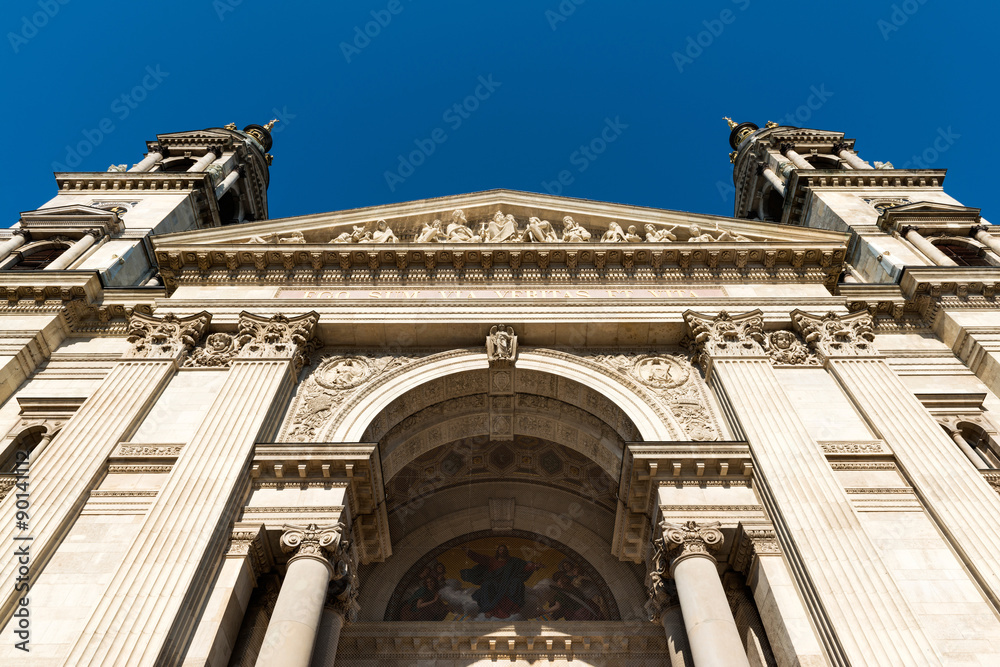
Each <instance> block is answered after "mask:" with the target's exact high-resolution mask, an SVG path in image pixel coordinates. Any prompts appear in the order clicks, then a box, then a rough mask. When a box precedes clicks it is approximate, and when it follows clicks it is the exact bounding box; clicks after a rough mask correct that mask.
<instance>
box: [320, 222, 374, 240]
mask: <svg viewBox="0 0 1000 667" xmlns="http://www.w3.org/2000/svg"><path fill="white" fill-rule="evenodd" d="M371 240H372V234H371V232H369V231H365V225H354V231H352V232H342V233H340V234H338V235H337V236H335V237H333V238H332V239H330V241H329V242H330V243H366V242H371Z"/></svg>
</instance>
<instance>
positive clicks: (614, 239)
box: [601, 222, 628, 243]
mask: <svg viewBox="0 0 1000 667" xmlns="http://www.w3.org/2000/svg"><path fill="white" fill-rule="evenodd" d="M627 242H628V239H627V238H625V230H624V229H622V226H621V225H619V224H618V223H617V222H611V224H609V225H608V231H606V232H604V236H602V237H601V243H627Z"/></svg>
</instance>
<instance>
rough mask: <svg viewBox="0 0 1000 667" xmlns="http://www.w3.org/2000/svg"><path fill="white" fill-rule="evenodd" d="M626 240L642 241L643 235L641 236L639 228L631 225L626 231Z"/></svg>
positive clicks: (630, 241)
mask: <svg viewBox="0 0 1000 667" xmlns="http://www.w3.org/2000/svg"><path fill="white" fill-rule="evenodd" d="M625 240H626V241H628V242H629V243H642V237H641V236H639V230H638V229H637V228H636V226H635V225H629V228H628V231H627V232H626V233H625Z"/></svg>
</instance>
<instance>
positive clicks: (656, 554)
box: [646, 539, 679, 623]
mask: <svg viewBox="0 0 1000 667" xmlns="http://www.w3.org/2000/svg"><path fill="white" fill-rule="evenodd" d="M653 547H654V551H653V556H652V559H651V560H650V569H649V589H648V590H649V599H647V600H646V612H647V613H649V620H651V621H653V622H654V623H659V622H660V617H661V616H662V615H663V612H664V611H666V610H667V609H669V608H670V607H673V606H676V605H677V604H679V601H678V599H677V587H676V586H675V585H674V581H673V579H671V578H670V572H669V560H670V559H669V558H668V557H667V553H666V551H665V550H664V545H663V540H662V539H659V540H655V541H654V542H653Z"/></svg>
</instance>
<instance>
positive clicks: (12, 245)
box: [0, 229, 31, 261]
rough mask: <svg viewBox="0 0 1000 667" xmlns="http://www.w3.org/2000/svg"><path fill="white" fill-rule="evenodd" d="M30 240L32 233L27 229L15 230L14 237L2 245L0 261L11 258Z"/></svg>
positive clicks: (0, 244)
mask: <svg viewBox="0 0 1000 667" xmlns="http://www.w3.org/2000/svg"><path fill="white" fill-rule="evenodd" d="M29 238H31V232H29V231H28V230H27V229H15V230H14V235H13V236H11V237H10V238H9V239H7V240H6V241H4V242H3V243H0V261H3V260H5V259H7V258H8V257H10V253H12V252H14V251H15V250H17V249H18V248H20V247H21V246H23V245H24V244H25V243H27V242H28V239H29Z"/></svg>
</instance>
